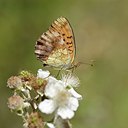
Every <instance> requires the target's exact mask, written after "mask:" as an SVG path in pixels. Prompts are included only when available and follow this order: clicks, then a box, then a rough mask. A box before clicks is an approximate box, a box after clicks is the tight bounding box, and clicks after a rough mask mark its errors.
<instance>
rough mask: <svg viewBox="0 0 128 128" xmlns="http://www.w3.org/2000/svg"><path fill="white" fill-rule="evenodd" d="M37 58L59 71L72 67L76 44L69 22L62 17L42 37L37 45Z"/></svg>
mask: <svg viewBox="0 0 128 128" xmlns="http://www.w3.org/2000/svg"><path fill="white" fill-rule="evenodd" d="M35 54H36V57H37V58H38V59H39V60H40V61H42V62H43V65H48V66H50V67H54V68H57V69H68V68H70V67H72V65H73V62H74V57H75V42H74V35H73V31H72V28H71V26H70V24H69V22H68V20H67V19H66V18H64V17H60V18H58V19H57V20H55V21H54V22H53V23H52V25H51V26H50V27H49V29H48V30H47V31H46V32H45V33H43V34H42V35H41V37H40V38H39V39H38V40H37V42H36V45H35Z"/></svg>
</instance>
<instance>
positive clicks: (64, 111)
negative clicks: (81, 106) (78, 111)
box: [57, 107, 74, 119]
mask: <svg viewBox="0 0 128 128" xmlns="http://www.w3.org/2000/svg"><path fill="white" fill-rule="evenodd" d="M57 114H58V115H59V116H60V117H61V118H62V119H71V118H72V117H73V116H74V112H73V111H72V110H71V109H69V108H68V107H63V108H58V110H57Z"/></svg>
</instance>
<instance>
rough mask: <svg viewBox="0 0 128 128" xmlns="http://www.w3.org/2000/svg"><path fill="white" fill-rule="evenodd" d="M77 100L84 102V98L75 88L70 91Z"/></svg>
mask: <svg viewBox="0 0 128 128" xmlns="http://www.w3.org/2000/svg"><path fill="white" fill-rule="evenodd" d="M68 91H69V92H70V93H71V94H72V95H73V96H74V97H75V98H77V99H79V100H82V96H81V95H80V94H78V93H77V92H76V91H75V90H74V89H73V88H71V89H69V90H68Z"/></svg>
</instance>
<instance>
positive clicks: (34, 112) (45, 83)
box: [7, 69, 82, 128]
mask: <svg viewBox="0 0 128 128" xmlns="http://www.w3.org/2000/svg"><path fill="white" fill-rule="evenodd" d="M79 84H80V82H79V79H78V77H76V76H74V75H72V73H70V72H68V73H67V74H63V75H62V77H61V79H59V80H58V79H57V78H55V77H53V76H51V75H50V72H49V71H43V70H42V69H39V70H38V72H37V75H33V74H32V73H30V72H28V71H21V73H20V74H19V75H18V76H12V77H10V78H9V79H8V81H7V86H8V87H9V88H10V89H11V90H12V91H13V96H11V97H10V98H8V107H9V108H10V110H11V111H13V112H15V113H16V114H17V115H18V116H21V117H22V118H23V120H24V125H23V126H24V128H44V127H45V125H47V127H49V128H58V127H59V128H71V124H70V122H69V119H71V118H73V116H74V115H75V111H76V110H77V109H78V107H79V100H81V99H82V96H81V95H80V94H78V93H77V92H76V91H75V90H74V88H75V87H78V86H79ZM39 110H40V111H39ZM42 113H45V114H52V115H51V117H52V119H51V120H50V121H45V118H44V117H42V116H43V114H42ZM33 119H34V120H33Z"/></svg>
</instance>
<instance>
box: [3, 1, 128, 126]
mask: <svg viewBox="0 0 128 128" xmlns="http://www.w3.org/2000/svg"><path fill="white" fill-rule="evenodd" d="M60 16H64V17H66V18H68V19H69V21H70V23H71V25H72V27H73V30H74V33H75V39H76V45H77V56H76V62H78V61H82V62H90V61H91V60H95V65H94V66H93V67H91V66H89V65H81V66H80V67H79V68H77V70H76V74H77V76H78V77H79V79H80V81H81V86H80V88H78V92H79V93H80V94H82V96H83V100H82V101H81V102H80V107H79V109H78V111H77V112H76V115H75V117H74V118H73V119H72V121H71V122H72V124H73V128H85V127H86V128H128V1H127V0H53V1H52V0H19V1H18V0H0V127H1V128H17V127H18V128H22V119H21V118H20V117H17V116H16V115H15V114H14V113H11V112H10V111H9V109H8V108H7V104H6V102H7V98H8V97H9V96H11V95H12V93H11V91H10V90H9V89H8V88H7V87H6V81H7V79H8V78H9V77H10V76H12V75H17V74H18V72H19V71H21V70H23V69H25V70H29V71H31V72H33V73H35V74H36V72H37V69H39V68H42V66H41V63H40V62H39V61H37V60H36V57H35V55H34V45H35V41H36V40H37V38H38V37H39V36H40V34H42V33H43V32H45V31H46V30H47V28H48V27H49V25H50V24H51V23H52V21H53V20H55V19H57V18H58V17H60Z"/></svg>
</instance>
